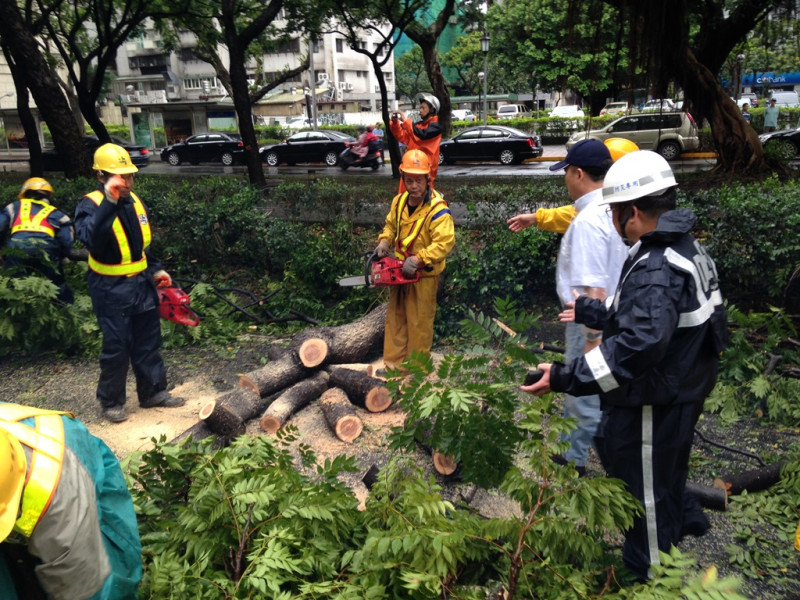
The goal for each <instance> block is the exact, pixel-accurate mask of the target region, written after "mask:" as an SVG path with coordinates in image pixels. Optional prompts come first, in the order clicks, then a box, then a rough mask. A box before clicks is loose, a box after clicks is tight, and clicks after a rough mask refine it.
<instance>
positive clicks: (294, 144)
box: [258, 131, 356, 167]
mask: <svg viewBox="0 0 800 600" xmlns="http://www.w3.org/2000/svg"><path fill="white" fill-rule="evenodd" d="M355 141H356V138H354V137H353V136H352V135H346V134H344V133H339V132H338V131H300V132H298V133H295V134H294V135H293V136H291V137H290V138H289V139H287V140H284V141H283V142H282V143H280V144H270V145H269V146H262V147H261V148H260V149H259V151H258V154H259V155H260V156H261V160H262V161H264V162H265V163H267V164H268V165H269V166H270V167H277V166H278V165H279V164H281V163H287V164H289V165H294V164H296V163H305V162H324V163H325V164H326V165H328V166H329V167H335V166H336V163H337V161H338V160H339V154H340V153H341V152H342V150H344V149H345V147H346V146H347V144H348V143H352V142H355Z"/></svg>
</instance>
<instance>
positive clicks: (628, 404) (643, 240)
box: [522, 150, 728, 580]
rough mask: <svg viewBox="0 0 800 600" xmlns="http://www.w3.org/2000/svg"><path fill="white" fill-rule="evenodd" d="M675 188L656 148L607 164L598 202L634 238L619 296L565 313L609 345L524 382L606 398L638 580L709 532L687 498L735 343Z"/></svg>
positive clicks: (608, 446) (609, 462)
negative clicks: (724, 363) (631, 510)
mask: <svg viewBox="0 0 800 600" xmlns="http://www.w3.org/2000/svg"><path fill="white" fill-rule="evenodd" d="M676 186H677V182H676V181H675V177H674V175H673V173H672V170H671V168H670V166H669V163H667V161H666V160H664V158H663V157H661V156H660V155H659V154H657V153H655V152H651V151H648V150H640V151H638V152H632V153H631V154H628V155H626V156H623V157H622V158H620V159H619V160H618V161H617V162H616V163H614V164H613V165H612V167H611V168H610V169H609V171H608V173H607V175H606V177H605V181H604V185H603V200H604V201H605V202H606V203H608V204H609V208H610V210H611V213H612V216H613V220H614V226H615V228H616V230H617V232H618V233H619V235H620V237H621V238H622V239H623V240H624V241H625V243H626V244H627V245H629V246H630V251H629V254H628V258H627V260H626V261H625V264H624V265H623V268H622V275H621V276H620V280H619V284H618V286H617V290H616V294H615V295H614V296H613V301H612V302H611V303H610V305H609V306H606V304H605V303H604V302H603V301H601V300H598V299H590V298H588V297H586V296H580V297H578V299H577V300H576V301H575V302H574V303H570V304H569V305H568V308H567V309H566V310H565V311H564V312H563V313H562V314H561V315H560V317H561V320H562V321H567V322H570V321H573V320H574V321H575V322H576V323H582V324H584V325H586V326H588V327H591V328H602V329H603V339H602V342H601V344H600V345H599V346H597V347H596V348H594V349H592V350H591V351H590V352H588V353H587V354H585V355H583V356H580V357H578V358H577V359H575V360H573V361H572V363H570V364H569V365H564V364H561V363H553V364H540V365H539V369H541V370H542V371H543V372H544V376H543V377H542V378H541V380H539V381H538V382H537V383H535V384H533V385H530V386H523V387H522V389H523V390H524V391H527V392H530V393H532V394H534V395H537V396H541V395H542V394H545V393H547V392H549V391H551V390H552V391H560V392H568V393H570V394H576V395H585V394H596V393H599V394H600V397H601V407H602V411H603V413H602V418H601V421H600V427H599V428H598V433H597V438H596V440H595V441H596V445H597V448H598V451H599V455H600V459H601V461H602V462H603V466H604V467H605V469H606V471H607V472H608V475H609V476H610V477H615V478H618V479H622V480H623V481H625V483H626V484H627V485H628V490H629V491H630V493H631V494H633V495H634V496H635V497H636V498H637V499H638V500H639V501H640V502H641V503H642V507H643V509H644V511H643V513H642V514H641V515H640V516H638V517H636V518H635V520H634V524H633V527H632V528H631V529H630V530H628V531H627V532H626V535H625V544H624V545H623V549H622V558H623V560H624V562H625V564H626V565H627V567H628V568H629V569H630V570H631V572H632V573H633V575H634V576H635V577H636V578H637V579H639V580H645V579H647V578H648V577H649V576H650V566H651V565H653V564H659V560H660V559H659V551H661V552H667V551H669V549H670V547H671V546H673V545H675V544H677V543H678V541H679V540H680V539H681V537H682V536H683V535H685V534H687V533H692V534H694V535H702V533H704V532H705V530H707V529H708V522H707V520H705V517H704V516H703V515H702V510H701V509H700V507H699V505H696V506H694V507H692V506H687V499H689V498H691V496H690V495H689V494H686V493H685V485H686V477H687V473H688V469H689V453H690V450H691V446H692V438H693V434H694V426H695V424H696V423H697V419H698V418H699V416H700V413H701V412H702V409H703V402H704V400H705V398H706V396H707V395H708V394H709V393H710V392H711V390H712V388H713V387H714V384H715V382H716V378H717V367H718V364H719V357H720V353H721V352H722V351H723V350H724V349H725V347H726V345H727V342H728V329H727V319H726V315H725V309H724V307H723V304H722V294H721V293H720V288H719V282H718V280H717V270H716V267H715V265H714V261H713V260H712V259H711V257H709V256H708V254H707V253H706V251H705V249H704V248H703V247H702V246H701V245H700V244H699V243H698V242H697V241H696V240H695V239H694V238H693V237H692V236H691V235H690V233H689V232H690V231H691V229H692V228H693V227H694V224H695V221H696V217H695V216H694V214H693V213H692V212H691V211H689V210H687V209H676V194H675V188H676ZM690 508H691V509H692V510H689V509H690Z"/></svg>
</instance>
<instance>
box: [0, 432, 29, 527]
mask: <svg viewBox="0 0 800 600" xmlns="http://www.w3.org/2000/svg"><path fill="white" fill-rule="evenodd" d="M26 464H27V463H26V460H25V452H24V451H23V450H22V446H21V445H20V443H19V442H18V441H17V439H16V438H15V437H13V436H12V435H10V434H9V433H8V432H7V431H6V430H5V429H3V428H2V427H0V542H2V541H3V540H5V539H6V538H7V537H8V535H9V534H10V533H11V531H12V530H13V529H14V523H16V521H17V516H18V514H19V499H20V497H21V496H22V486H23V485H24V484H25V468H26Z"/></svg>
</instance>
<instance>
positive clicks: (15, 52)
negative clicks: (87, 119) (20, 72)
mask: <svg viewBox="0 0 800 600" xmlns="http://www.w3.org/2000/svg"><path fill="white" fill-rule="evenodd" d="M0 37H2V38H3V40H4V42H5V43H6V44H7V45H8V48H9V51H10V53H11V56H12V57H13V60H14V62H15V63H16V64H18V65H25V69H26V78H25V79H26V82H27V85H28V89H30V91H31V94H32V95H33V99H34V101H35V102H36V106H37V107H38V108H39V113H40V114H41V116H42V118H43V119H44V120H45V122H46V123H47V125H48V127H49V128H50V133H51V134H52V136H53V143H54V144H55V146H56V149H57V150H58V152H59V154H60V155H61V157H62V160H63V162H64V174H65V175H66V176H67V177H77V176H80V175H86V176H89V175H90V174H91V173H90V172H89V166H90V165H89V159H88V156H87V152H86V150H85V148H84V146H83V143H82V142H81V132H80V131H79V129H78V125H77V123H76V122H75V118H74V117H73V115H72V111H71V110H70V107H69V103H68V102H67V99H66V98H65V97H64V94H63V93H62V92H61V88H60V86H59V85H58V80H57V78H56V76H55V75H54V74H53V71H52V69H51V67H50V65H48V64H47V62H46V61H45V59H44V57H43V56H42V54H41V53H40V52H39V46H38V44H37V43H36V38H35V37H34V36H33V34H32V33H31V32H30V31H29V30H28V29H27V27H26V26H25V23H24V22H23V20H22V16H21V15H20V13H19V10H18V8H17V3H15V2H0Z"/></svg>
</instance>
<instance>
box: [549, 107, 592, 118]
mask: <svg viewBox="0 0 800 600" xmlns="http://www.w3.org/2000/svg"><path fill="white" fill-rule="evenodd" d="M549 116H550V117H551V118H553V117H561V118H574V117H581V118H583V117H584V116H586V115H585V114H584V112H583V109H582V108H581V107H580V106H578V105H577V104H567V105H565V106H556V107H555V108H553V110H551V111H550V115H549Z"/></svg>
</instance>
